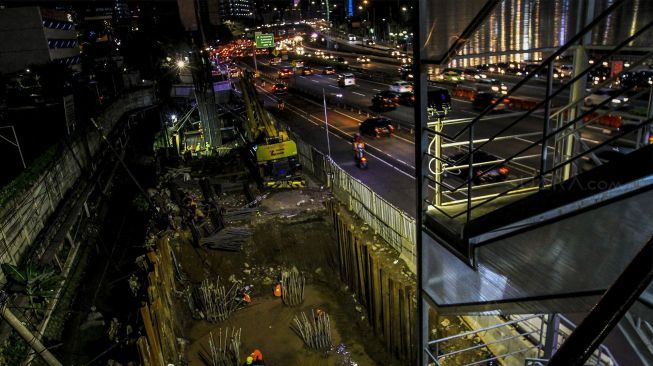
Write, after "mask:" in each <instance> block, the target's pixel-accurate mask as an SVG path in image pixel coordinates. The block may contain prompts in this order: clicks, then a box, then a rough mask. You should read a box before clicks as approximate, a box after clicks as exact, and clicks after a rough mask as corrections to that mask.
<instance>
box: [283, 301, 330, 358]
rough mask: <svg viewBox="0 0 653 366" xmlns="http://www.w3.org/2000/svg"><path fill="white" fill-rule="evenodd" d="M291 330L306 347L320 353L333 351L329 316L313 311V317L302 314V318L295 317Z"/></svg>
mask: <svg viewBox="0 0 653 366" xmlns="http://www.w3.org/2000/svg"><path fill="white" fill-rule="evenodd" d="M293 323H294V324H293V325H294V326H291V328H292V329H293V330H294V331H295V333H297V335H299V337H300V338H301V339H302V340H303V341H304V344H306V347H308V348H310V349H314V350H318V351H323V352H327V351H329V350H330V349H331V347H332V343H331V323H330V322H329V314H327V313H325V312H323V311H322V312H318V313H317V314H315V312H314V311H312V310H311V317H310V318H308V317H307V316H306V313H304V312H302V313H301V317H299V316H295V318H294V319H293Z"/></svg>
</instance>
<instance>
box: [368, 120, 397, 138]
mask: <svg viewBox="0 0 653 366" xmlns="http://www.w3.org/2000/svg"><path fill="white" fill-rule="evenodd" d="M359 131H360V133H361V135H366V136H372V137H376V138H378V137H381V136H388V137H390V136H392V135H393V134H394V131H395V128H394V127H393V126H392V123H391V122H390V120H389V119H387V118H384V117H374V118H368V119H366V120H365V121H363V123H361V125H360V126H359Z"/></svg>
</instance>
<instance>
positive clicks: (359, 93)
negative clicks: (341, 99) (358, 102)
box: [351, 91, 365, 97]
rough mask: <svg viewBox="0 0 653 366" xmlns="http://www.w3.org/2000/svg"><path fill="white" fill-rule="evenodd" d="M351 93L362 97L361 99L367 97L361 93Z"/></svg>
mask: <svg viewBox="0 0 653 366" xmlns="http://www.w3.org/2000/svg"><path fill="white" fill-rule="evenodd" d="M351 93H352V94H356V95H360V96H361V97H364V96H365V94H361V93H359V92H355V91H353V92H351Z"/></svg>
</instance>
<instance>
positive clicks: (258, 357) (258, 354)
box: [250, 349, 263, 361]
mask: <svg viewBox="0 0 653 366" xmlns="http://www.w3.org/2000/svg"><path fill="white" fill-rule="evenodd" d="M250 357H252V359H254V361H263V353H261V350H259V349H255V350H254V351H253V352H252V354H251V355H250Z"/></svg>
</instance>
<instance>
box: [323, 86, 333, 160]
mask: <svg viewBox="0 0 653 366" xmlns="http://www.w3.org/2000/svg"><path fill="white" fill-rule="evenodd" d="M322 102H323V104H324V128H325V129H326V141H327V158H328V159H329V161H330V160H331V143H330V141H329V116H328V115H327V104H326V92H325V91H324V88H322Z"/></svg>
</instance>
